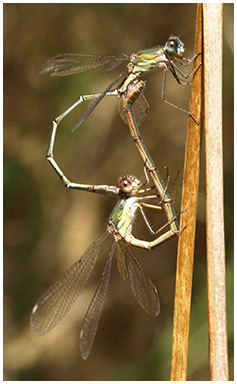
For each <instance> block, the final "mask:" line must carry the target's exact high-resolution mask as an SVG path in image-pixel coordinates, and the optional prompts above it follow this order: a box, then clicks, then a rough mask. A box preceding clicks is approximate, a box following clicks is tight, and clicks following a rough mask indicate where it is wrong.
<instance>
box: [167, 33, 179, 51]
mask: <svg viewBox="0 0 237 384" xmlns="http://www.w3.org/2000/svg"><path fill="white" fill-rule="evenodd" d="M179 43H180V40H179V39H178V38H177V37H176V38H171V39H169V40H168V41H167V42H166V44H165V48H166V50H167V52H168V53H171V54H172V53H176V52H178V51H179Z"/></svg>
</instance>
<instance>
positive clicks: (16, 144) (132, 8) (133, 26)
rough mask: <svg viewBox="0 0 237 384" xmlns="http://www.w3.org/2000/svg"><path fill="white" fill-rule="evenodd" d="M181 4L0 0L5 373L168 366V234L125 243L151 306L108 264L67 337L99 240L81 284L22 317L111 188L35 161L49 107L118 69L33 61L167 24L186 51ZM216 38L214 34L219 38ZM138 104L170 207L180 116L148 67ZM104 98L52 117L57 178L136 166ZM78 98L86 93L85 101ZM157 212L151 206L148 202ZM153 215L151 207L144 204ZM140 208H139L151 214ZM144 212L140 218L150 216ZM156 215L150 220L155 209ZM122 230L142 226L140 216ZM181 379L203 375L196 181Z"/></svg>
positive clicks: (171, 252) (182, 90) (229, 149)
mask: <svg viewBox="0 0 237 384" xmlns="http://www.w3.org/2000/svg"><path fill="white" fill-rule="evenodd" d="M195 16H196V5H195V4H5V5H4V366H5V368H4V373H5V380H31V381H33V380H35V381H36V380H58V381H59V380H169V371H170V358H171V342H172V316H173V300H174V287H175V266H176V247H177V240H172V241H170V242H168V243H166V244H163V245H161V246H160V247H158V248H157V249H155V250H154V251H153V252H152V253H150V254H148V253H146V252H145V251H140V250H137V249H136V250H135V254H136V256H137V257H138V258H139V260H140V261H141V262H142V264H143V265H144V266H145V268H146V269H147V271H148V272H149V274H150V276H151V277H152V279H153V281H154V282H155V283H156V285H157V287H158V290H159V294H160V300H161V313H160V316H159V317H158V318H152V317H150V316H149V315H147V314H146V313H145V312H144V311H143V310H142V309H141V308H140V307H139V306H138V304H137V303H136V301H135V299H134V297H133V295H132V293H131V290H130V288H129V286H128V285H126V284H125V283H123V282H122V281H121V279H120V278H119V277H118V273H117V270H116V268H115V264H114V265H113V270H112V276H111V280H110V285H109V289H108V294H107V298H106V302H105V306H104V310H103V313H102V316H101V321H100V324H99V329H98V332H97V335H96V338H95V342H94V346H93V349H92V352H91V354H90V356H89V358H88V360H87V361H86V362H85V361H83V360H82V359H81V357H80V354H79V348H78V338H79V332H80V326H81V323H82V319H83V316H84V314H85V311H86V308H87V306H88V304H89V301H90V299H91V297H92V294H93V291H94V289H95V286H96V282H97V280H98V278H99V276H100V273H101V268H103V265H104V260H105V259H104V258H103V256H105V255H103V252H102V253H101V255H100V258H99V261H98V267H97V268H95V274H94V275H93V276H92V278H91V279H90V280H89V283H88V284H87V286H86V288H85V290H84V291H83V293H82V294H81V296H80V298H79V299H78V300H77V302H76V304H75V305H74V307H73V309H72V310H71V311H70V312H69V313H68V315H67V316H66V317H65V318H64V320H63V321H62V322H61V323H60V324H59V325H58V326H57V327H56V328H55V329H54V330H53V331H51V332H50V333H49V334H48V335H45V336H44V337H36V336H34V335H33V334H32V333H31V329H30V323H29V319H30V313H31V309H32V307H33V305H34V303H35V302H36V300H37V299H38V297H39V296H40V295H41V294H42V293H43V292H44V291H45V289H46V288H48V287H49V286H50V285H51V284H52V283H53V282H54V281H55V279H56V278H57V277H59V276H60V274H61V273H62V272H63V271H65V270H66V269H67V268H68V267H69V266H70V265H71V264H72V263H73V262H74V261H76V260H77V259H78V258H79V257H80V256H81V255H82V253H83V252H84V251H85V250H86V249H87V247H88V246H89V245H90V244H91V242H92V241H93V240H95V239H96V238H97V237H98V236H99V235H100V234H101V233H102V232H103V231H104V230H105V228H106V223H107V220H108V217H109V214H110V212H111V211H112V209H113V207H114V205H115V200H114V199H113V198H112V197H107V196H100V195H92V194H89V193H85V192H79V191H73V190H66V189H65V188H64V187H63V186H62V184H61V182H60V181H59V179H58V177H57V176H56V174H55V173H54V171H53V170H52V168H51V167H50V165H49V164H48V163H47V162H46V159H45V154H46V150H47V146H48V142H49V138H50V134H51V128H52V123H51V121H52V119H53V118H54V117H55V116H58V115H59V114H60V113H61V112H63V111H64V110H65V109H66V108H67V107H68V106H69V105H70V104H71V103H72V102H73V101H74V100H76V98H77V97H78V96H79V95H81V94H85V93H93V92H97V91H102V90H103V89H104V88H105V87H106V86H107V85H108V84H109V83H110V82H111V81H112V80H113V79H114V78H115V76H117V75H118V74H119V69H117V70H115V71H114V72H111V73H108V74H105V75H103V76H102V75H101V71H100V70H95V71H92V72H89V73H85V74H80V75H76V76H69V77H65V78H50V77H49V76H42V75H40V73H39V71H40V68H41V66H42V65H43V63H44V62H45V61H46V60H47V59H48V58H50V57H52V56H54V55H55V54H58V53H62V52H77V53H85V54H101V55H111V54H118V53H121V52H124V53H127V54H130V53H132V52H136V51H138V50H140V49H145V48H150V47H154V46H157V45H159V44H164V43H165V41H166V40H167V38H168V37H169V36H170V35H171V34H177V35H180V37H181V38H182V40H183V42H184V43H185V48H186V51H185V56H186V57H191V56H192V54H193V44H194V34H195ZM213 43H214V44H216V49H217V50H218V48H219V42H218V41H215V42H213ZM233 49H234V41H233V5H232V4H225V5H224V99H223V106H224V116H223V119H224V120H223V121H224V138H223V140H224V172H225V173H224V177H225V218H226V227H225V229H226V261H227V262H226V265H227V310H228V335H229V360H230V373H231V376H230V378H232V379H233ZM147 80H148V82H147V87H146V90H145V95H146V97H147V99H148V101H149V103H150V105H151V113H150V115H149V116H148V119H147V120H146V122H145V123H144V124H143V126H142V135H143V138H144V141H145V143H146V145H147V147H148V149H149V151H150V153H151V155H152V157H153V159H154V161H155V162H156V163H157V165H158V169H159V170H160V172H161V174H162V176H163V177H165V170H164V166H168V167H169V170H170V174H171V178H174V177H175V176H176V173H177V170H179V171H180V176H179V178H178V181H177V182H176V211H179V208H180V193H181V180H182V170H183V161H184V147H185V135H186V124H187V116H186V115H185V114H184V113H182V112H180V111H178V110H175V109H174V108H172V107H170V106H168V105H166V104H165V103H163V102H162V100H161V84H162V71H159V70H158V71H156V72H154V73H153V74H150V75H149V76H147ZM167 98H168V99H169V100H170V101H173V102H175V103H176V104H178V105H180V106H182V107H184V108H187V107H188V98H189V89H188V88H187V87H180V86H178V85H177V84H176V82H175V81H174V79H173V78H172V77H171V76H170V75H169V76H168V81H167ZM117 103H118V102H117V100H116V99H114V98H106V99H104V100H103V101H102V102H101V103H100V105H99V106H98V107H97V108H96V110H95V111H94V112H93V114H92V115H91V116H90V117H89V118H88V119H87V120H86V122H85V123H84V124H83V125H82V126H81V128H80V129H78V130H77V131H76V132H74V133H73V134H72V133H71V130H72V127H73V125H74V123H75V122H76V121H77V119H78V118H79V117H80V115H81V113H82V111H83V110H84V108H85V107H86V106H87V105H88V104H87V105H85V106H79V108H77V109H76V111H74V113H72V114H71V115H70V116H69V117H68V118H67V119H65V120H64V121H63V123H62V124H61V125H60V129H59V132H58V136H57V141H56V148H55V158H56V160H57V161H58V163H59V165H60V166H61V167H62V169H63V170H64V172H65V174H66V175H67V176H68V177H69V179H70V180H71V181H74V182H81V183H91V184H110V185H117V180H118V178H119V176H121V175H124V174H126V173H127V172H129V173H132V174H135V175H136V176H137V177H139V178H143V164H142V162H141V159H140V157H139V155H138V153H137V151H136V148H135V146H134V145H133V143H132V140H131V138H130V137H129V134H128V128H127V126H126V125H125V124H124V123H123V121H122V120H121V118H120V117H119V114H118V111H117ZM85 104H86V103H85ZM156 215H157V213H156ZM154 217H156V216H154ZM154 217H152V218H154ZM152 218H151V219H152ZM155 224H156V226H159V223H158V222H157V221H155ZM135 229H136V233H137V234H138V235H140V236H141V237H142V238H145V237H146V232H143V231H144V227H140V221H139V220H137V224H136V225H135ZM188 379H189V380H208V379H209V374H208V333H207V298H206V260H205V183H204V156H203V149H202V160H201V180H200V196H199V206H198V222H197V237H196V255H195V265H194V283H193V302H192V312H191V328H190V345H189V368H188Z"/></svg>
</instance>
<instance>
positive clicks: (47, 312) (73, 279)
mask: <svg viewBox="0 0 237 384" xmlns="http://www.w3.org/2000/svg"><path fill="white" fill-rule="evenodd" d="M107 236H108V232H107V231H106V232H105V233H104V234H103V235H101V236H100V237H99V238H98V239H97V240H96V241H94V242H93V243H92V244H91V246H90V247H89V248H88V249H87V250H86V252H85V253H84V254H83V255H82V257H81V258H80V259H79V260H78V261H77V262H76V263H75V264H73V265H72V266H71V267H70V268H69V269H68V270H67V271H66V272H65V273H64V274H63V275H62V276H61V277H60V278H59V279H58V280H57V281H56V282H55V283H54V284H53V285H52V286H51V287H50V288H49V289H48V290H47V291H46V292H45V293H44V294H43V295H42V296H41V297H40V298H39V300H38V301H37V303H36V304H35V306H34V308H33V311H32V314H31V328H32V331H33V333H34V334H35V335H38V336H40V335H44V334H45V333H47V332H49V331H50V330H51V329H52V328H53V327H55V325H56V324H58V323H59V321H60V320H61V319H62V318H63V317H64V316H65V315H66V313H67V312H68V310H69V309H70V308H71V306H72V305H73V303H74V302H75V300H76V299H77V297H78V295H79V294H80V292H81V291H82V289H83V288H84V286H85V284H86V282H87V280H88V278H89V276H90V274H91V272H92V270H93V268H94V266H95V263H96V259H97V256H98V253H99V250H100V248H101V246H102V243H103V242H104V240H105V238H106V237H107Z"/></svg>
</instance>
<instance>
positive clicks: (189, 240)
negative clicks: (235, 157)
mask: <svg viewBox="0 0 237 384" xmlns="http://www.w3.org/2000/svg"><path fill="white" fill-rule="evenodd" d="M197 52H202V4H198V5H197V20H196V37H195V53H197ZM201 60H202V56H201V55H199V56H198V57H197V59H196V61H195V64H194V65H197V64H198V63H199V62H200V61H201ZM201 68H202V67H201ZM201 82H202V70H199V71H197V73H196V75H195V77H194V79H193V83H192V91H191V99H190V105H189V111H190V112H191V113H192V114H193V115H194V116H195V117H196V118H197V120H199V121H201ZM200 143H201V125H196V124H195V123H194V121H193V120H192V119H190V118H189V121H188V129H187V139H186V151H185V162H184V178H183V190H182V207H181V211H183V210H184V209H186V208H188V210H187V212H184V213H183V214H182V215H181V216H180V237H179V243H178V255H177V270H176V287H175V304H174V320H173V342H172V361H171V376H170V379H171V381H185V380H186V377H187V357H188V338H189V322H190V305H191V292H192V275H193V258H194V245H195V244H194V243H195V229H196V212H197V199H198V187H199V167H200Z"/></svg>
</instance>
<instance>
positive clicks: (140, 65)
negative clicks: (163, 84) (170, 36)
mask: <svg viewBox="0 0 237 384" xmlns="http://www.w3.org/2000/svg"><path fill="white" fill-rule="evenodd" d="M166 61H167V58H166V56H165V52H164V49H163V48H159V49H158V48H151V49H146V50H143V51H139V52H137V54H136V58H135V60H134V68H133V71H132V72H133V73H138V72H147V71H150V70H152V69H154V68H157V67H159V66H163V65H164V62H166Z"/></svg>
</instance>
